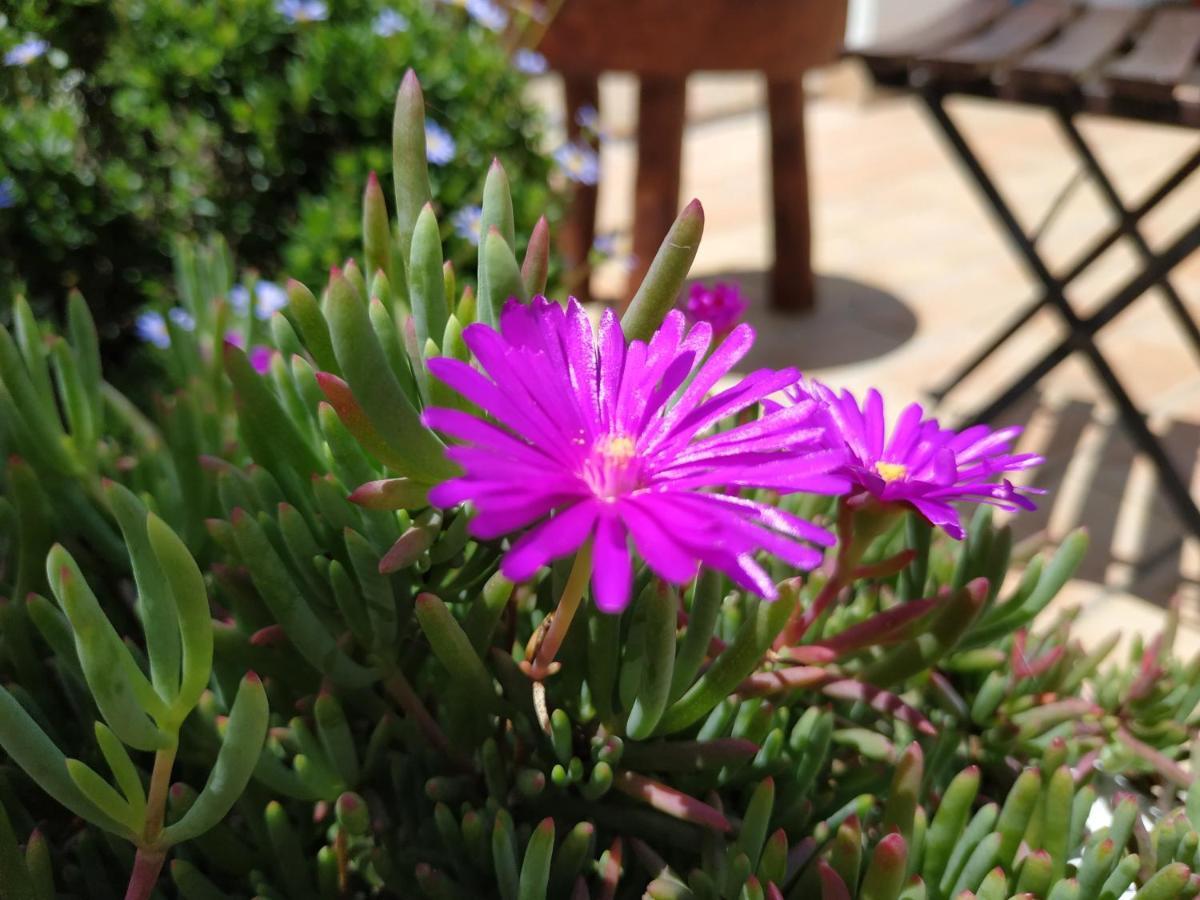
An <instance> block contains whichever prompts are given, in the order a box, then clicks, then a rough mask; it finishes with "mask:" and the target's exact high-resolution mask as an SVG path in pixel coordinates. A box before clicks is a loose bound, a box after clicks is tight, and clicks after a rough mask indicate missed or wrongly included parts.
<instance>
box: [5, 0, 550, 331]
mask: <svg viewBox="0 0 1200 900" xmlns="http://www.w3.org/2000/svg"><path fill="white" fill-rule="evenodd" d="M6 7H7V16H6V17H4V16H0V25H2V26H3V27H0V56H4V55H6V54H8V53H9V52H11V51H12V50H14V49H16V48H19V47H20V45H22V44H23V43H24V42H25V41H27V40H30V39H35V40H43V41H45V42H46V47H45V48H44V52H41V53H40V54H39V53H36V51H37V50H38V49H40V48H39V47H38V46H37V45H34V46H33V47H32V51H33V52H30V53H28V54H27V56H28V57H32V58H22V59H15V58H14V59H13V61H12V63H11V64H5V65H2V66H0V134H3V135H4V140H3V141H2V142H0V195H2V196H0V207H3V208H0V285H2V286H0V315H2V316H3V317H4V318H7V317H8V314H9V306H10V303H11V300H12V296H13V295H14V294H15V292H16V289H17V286H18V285H19V284H20V283H21V282H24V284H25V286H26V289H27V291H26V292H27V295H28V296H30V297H31V298H32V299H34V300H35V301H42V303H41V304H40V305H44V304H45V303H48V302H56V303H57V302H61V299H62V298H63V297H65V296H66V289H67V288H69V287H76V286H77V287H79V288H80V289H81V290H82V291H83V292H84V294H85V295H86V296H87V297H88V300H89V303H90V304H91V305H92V308H93V311H94V312H95V313H96V316H97V319H98V321H99V323H100V327H101V330H102V333H104V334H106V335H111V334H112V332H113V330H114V325H116V324H125V323H126V322H127V321H128V319H129V318H130V313H129V311H130V310H131V309H133V308H134V307H136V306H137V305H139V304H140V303H141V302H143V301H144V300H145V299H147V298H152V297H155V296H157V295H159V294H161V293H162V285H163V283H164V280H165V276H166V275H167V274H168V273H169V271H170V262H169V250H170V247H169V242H168V236H169V235H171V234H181V233H183V234H186V233H195V232H200V233H203V232H216V233H220V234H222V235H224V236H225V237H227V238H228V239H229V240H230V242H231V243H232V244H233V247H234V249H235V251H236V253H237V256H238V259H239V260H240V261H241V262H242V263H243V264H246V265H250V266H254V267H257V268H259V269H261V270H262V271H264V272H265V273H268V274H271V275H275V274H277V273H279V271H280V270H281V269H282V271H283V272H286V274H289V275H292V276H294V277H296V278H299V279H301V280H304V281H310V282H311V281H318V280H320V278H321V277H323V273H324V272H325V271H326V270H327V269H328V267H329V266H330V265H333V264H336V263H339V262H341V261H342V260H344V259H345V258H346V257H347V256H348V255H350V254H351V253H352V252H353V250H354V248H355V247H356V246H357V242H358V233H359V225H360V223H359V221H358V205H359V191H360V190H361V186H362V183H363V181H364V179H365V177H366V175H367V173H368V171H370V170H372V169H377V170H379V171H380V173H381V175H384V174H386V172H387V170H388V169H389V166H390V156H389V147H390V140H391V109H392V103H393V99H394V88H395V85H396V84H397V82H398V81H399V77H400V75H401V74H402V73H403V71H404V69H405V68H407V67H410V66H411V67H414V68H417V69H419V70H420V71H421V72H422V76H423V79H424V84H425V89H426V95H427V97H428V101H429V102H428V110H429V118H430V119H431V120H432V121H434V122H436V123H440V124H442V125H445V126H449V127H451V128H452V129H453V131H454V133H455V141H456V143H457V147H456V150H455V153H454V154H453V157H452V158H451V159H450V160H448V161H446V162H445V163H444V164H442V165H435V166H433V167H432V172H431V177H432V180H433V182H434V193H435V196H436V197H437V198H438V201H439V204H440V208H439V210H438V212H439V217H440V219H441V221H443V222H448V221H449V218H450V213H451V212H452V211H453V210H455V209H458V208H460V207H463V206H469V205H473V204H477V203H479V200H480V198H479V195H478V183H477V182H478V179H477V177H476V174H475V173H477V172H478V171H480V170H481V169H483V168H486V166H487V163H488V162H489V161H490V158H491V156H492V155H496V156H499V157H500V158H501V159H503V161H504V163H505V165H506V167H507V169H508V171H509V172H510V173H511V174H512V175H513V180H514V182H515V183H516V184H518V185H520V188H519V190H518V191H517V193H516V194H515V196H514V202H515V213H516V220H517V224H518V226H519V229H518V230H519V231H520V232H521V233H528V231H529V229H530V228H531V227H532V225H533V223H534V221H535V220H536V218H537V216H538V215H541V214H542V213H543V212H546V211H547V207H548V205H549V206H550V211H551V212H552V211H553V204H552V202H551V198H550V196H549V192H548V189H547V188H546V187H545V184H546V176H547V173H548V171H549V163H548V161H547V160H545V159H544V158H543V157H541V156H540V155H539V154H538V152H537V150H538V147H537V145H538V142H539V139H540V124H539V120H538V116H537V114H536V112H535V111H534V110H533V109H532V108H531V107H530V106H528V105H526V104H524V103H523V102H522V101H521V99H520V95H521V88H522V85H523V81H524V76H523V75H521V74H520V73H519V72H517V71H516V70H515V68H514V67H513V65H512V63H511V62H510V59H509V49H507V48H506V46H505V45H504V43H505V42H504V40H503V39H502V38H501V36H499V35H497V34H496V33H494V32H492V31H491V30H489V29H488V28H487V27H484V25H482V24H479V23H478V22H476V21H474V20H473V19H472V17H471V16H470V15H469V14H468V13H467V12H465V11H464V10H462V9H457V8H454V7H452V6H447V5H444V4H439V3H429V2H422V0H329V2H328V3H327V4H326V7H327V12H328V15H327V18H326V19H325V20H323V21H311V22H303V21H295V22H293V21H290V20H289V18H288V16H287V15H286V14H285V13H287V12H289V11H290V10H289V8H288V7H286V5H284V4H277V3H276V2H275V0H213V2H194V0H111V2H95V0H60V2H54V3H46V2H43V0H14V2H12V3H10V4H6ZM385 10H392V11H394V12H396V13H399V14H400V15H401V16H402V17H403V18H404V19H405V20H406V22H407V27H406V28H405V29H403V30H394V28H395V27H396V26H397V25H398V22H397V20H395V19H392V20H390V22H389V21H387V20H385V22H383V23H381V22H380V21H379V19H378V17H379V16H380V14H381V13H383V12H384V11H385ZM381 24H390V25H392V26H393V28H392V29H389V28H380V27H378V26H380V25H381ZM380 30H382V31H392V33H389V34H379V33H377V31H380ZM381 180H382V181H383V182H384V183H385V185H387V186H388V189H389V191H390V183H391V179H390V178H386V177H384V178H382V179H381ZM446 236H447V237H448V238H449V239H450V244H451V246H450V248H449V249H448V253H449V254H450V257H451V258H456V257H458V258H461V257H462V256H463V254H464V253H465V252H466V250H467V249H468V248H467V247H466V242H465V241H463V240H462V239H460V238H455V237H454V235H453V232H452V230H451V229H449V228H447V234H446Z"/></svg>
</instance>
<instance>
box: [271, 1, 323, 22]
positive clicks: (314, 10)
mask: <svg viewBox="0 0 1200 900" xmlns="http://www.w3.org/2000/svg"><path fill="white" fill-rule="evenodd" d="M275 12H277V13H279V15H281V16H283V17H284V18H285V19H287V20H288V21H289V22H291V23H292V24H293V25H297V24H303V23H304V22H324V21H325V20H326V19H328V18H329V6H328V4H326V3H324V2H322V0H277V2H276V3H275Z"/></svg>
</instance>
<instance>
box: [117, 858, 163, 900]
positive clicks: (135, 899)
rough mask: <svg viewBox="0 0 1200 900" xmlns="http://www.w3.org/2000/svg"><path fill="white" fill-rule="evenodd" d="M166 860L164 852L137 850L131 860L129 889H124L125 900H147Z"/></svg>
mask: <svg viewBox="0 0 1200 900" xmlns="http://www.w3.org/2000/svg"><path fill="white" fill-rule="evenodd" d="M166 858H167V852H166V851H165V850H147V849H146V848H145V847H139V848H138V852H137V856H135V857H134V860H133V872H132V873H130V875H129V887H127V888H126V889H125V900H149V898H150V895H151V894H153V893H154V886H155V885H156V884H157V883H158V875H159V873H160V872H161V871H162V867H163V862H165V861H166Z"/></svg>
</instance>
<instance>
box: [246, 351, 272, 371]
mask: <svg viewBox="0 0 1200 900" xmlns="http://www.w3.org/2000/svg"><path fill="white" fill-rule="evenodd" d="M274 358H275V351H274V350H272V349H271V348H270V347H264V346H262V345H261V344H256V345H255V346H253V347H251V348H250V365H252V366H253V367H254V371H255V372H257V373H258V374H259V375H266V374H267V373H268V372H269V371H271V360H272V359H274Z"/></svg>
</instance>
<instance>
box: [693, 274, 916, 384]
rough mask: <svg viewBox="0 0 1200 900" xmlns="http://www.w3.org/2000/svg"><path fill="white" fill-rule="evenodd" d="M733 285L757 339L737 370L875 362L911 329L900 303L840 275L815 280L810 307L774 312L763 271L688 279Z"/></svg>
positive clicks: (911, 320) (909, 316)
mask: <svg viewBox="0 0 1200 900" xmlns="http://www.w3.org/2000/svg"><path fill="white" fill-rule="evenodd" d="M693 280H694V281H702V282H704V283H705V284H712V283H713V282H717V281H732V282H736V283H737V284H738V285H739V286H740V287H741V289H742V292H743V294H745V296H746V299H747V300H748V301H749V304H750V306H749V309H748V310H747V311H746V316H745V320H746V321H747V322H749V323H750V324H751V325H753V326H754V330H755V331H756V332H757V334H758V336H757V338H756V340H755V342H754V349H752V350H751V351H750V354H749V355H748V356H747V358H746V361H745V362H743V363H742V364H741V365H740V366H739V368H740V369H743V370H744V369H748V368H749V369H752V368H756V367H759V366H773V367H779V366H783V365H788V364H791V365H796V366H801V367H803V368H804V369H823V368H828V367H831V366H840V365H846V364H848V363H855V362H860V361H863V360H870V359H877V358H878V357H880V356H883V355H884V354H886V353H890V352H892V351H893V350H895V349H896V348H898V347H900V346H901V345H903V344H904V343H905V342H906V341H907V340H909V338H911V337H912V336H913V334H914V333H915V332H916V330H917V317H916V316H915V315H914V314H913V312H912V310H910V309H909V308H908V307H907V306H906V305H905V304H904V301H903V300H901V299H900V298H898V297H896V296H895V295H894V294H889V293H888V292H887V291H884V290H881V289H880V288H878V287H875V286H874V285H870V284H866V283H865V282H862V281H855V280H854V279H851V278H846V277H843V276H840V275H820V276H818V277H817V302H816V308H815V309H813V310H811V311H809V312H804V313H791V314H784V313H777V312H773V311H772V310H771V309H770V308H769V306H768V298H769V296H770V275H769V273H767V272H746V271H728V272H715V273H711V274H707V275H705V276H704V277H703V278H698V279H693Z"/></svg>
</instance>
